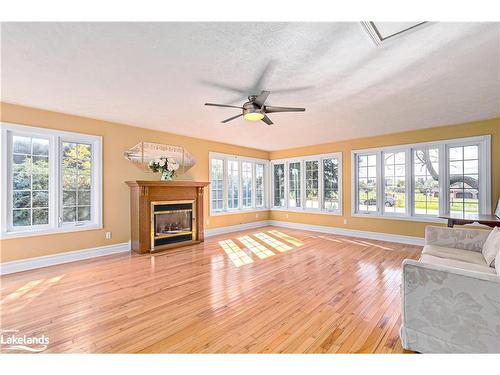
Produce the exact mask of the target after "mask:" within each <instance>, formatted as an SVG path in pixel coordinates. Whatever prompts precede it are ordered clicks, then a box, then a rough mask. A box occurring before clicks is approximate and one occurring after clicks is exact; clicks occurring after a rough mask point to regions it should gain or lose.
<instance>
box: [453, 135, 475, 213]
mask: <svg viewBox="0 0 500 375" xmlns="http://www.w3.org/2000/svg"><path fill="white" fill-rule="evenodd" d="M449 171H450V180H449V182H448V183H449V194H450V199H449V202H450V203H449V204H450V212H451V213H458V214H477V213H479V146H478V145H470V146H457V147H450V148H449Z"/></svg>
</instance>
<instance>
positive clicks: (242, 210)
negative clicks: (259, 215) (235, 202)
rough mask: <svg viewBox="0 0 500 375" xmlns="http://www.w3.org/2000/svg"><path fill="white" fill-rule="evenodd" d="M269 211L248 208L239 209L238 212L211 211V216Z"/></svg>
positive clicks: (266, 209)
mask: <svg viewBox="0 0 500 375" xmlns="http://www.w3.org/2000/svg"><path fill="white" fill-rule="evenodd" d="M262 211H269V208H265V207H264V208H248V209H238V210H228V211H211V212H210V216H224V215H235V214H248V213H252V212H262Z"/></svg>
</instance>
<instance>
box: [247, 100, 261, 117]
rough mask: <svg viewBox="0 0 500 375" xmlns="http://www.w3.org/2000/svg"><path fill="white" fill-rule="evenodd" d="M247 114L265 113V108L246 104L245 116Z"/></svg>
mask: <svg viewBox="0 0 500 375" xmlns="http://www.w3.org/2000/svg"><path fill="white" fill-rule="evenodd" d="M247 113H263V108H260V107H259V106H258V105H257V104H255V103H254V102H246V103H245V104H243V114H244V115H246V114H247Z"/></svg>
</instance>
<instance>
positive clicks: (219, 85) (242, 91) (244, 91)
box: [201, 81, 248, 96]
mask: <svg viewBox="0 0 500 375" xmlns="http://www.w3.org/2000/svg"><path fill="white" fill-rule="evenodd" d="M201 83H202V84H204V85H205V86H210V87H215V88H218V89H222V90H226V91H231V92H236V93H238V94H242V95H243V96H247V95H248V90H247V89H240V88H238V87H233V86H229V85H226V84H224V83H218V82H213V81H201Z"/></svg>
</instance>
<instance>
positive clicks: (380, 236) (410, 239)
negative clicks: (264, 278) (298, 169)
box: [269, 220, 424, 246]
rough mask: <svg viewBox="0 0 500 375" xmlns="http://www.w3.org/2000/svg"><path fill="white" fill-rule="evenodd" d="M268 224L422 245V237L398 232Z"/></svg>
mask: <svg viewBox="0 0 500 375" xmlns="http://www.w3.org/2000/svg"><path fill="white" fill-rule="evenodd" d="M269 225H274V226H277V227H284V228H292V229H302V230H310V231H312V232H321V233H329V234H338V235H341V236H349V237H359V238H367V239H370V240H379V241H389V242H397V243H403V244H408V245H418V246H423V245H424V239H423V238H421V237H412V236H403V235H399V234H389V233H381V232H369V231H364V230H355V229H345V228H339V227H327V226H322V225H311V224H300V223H293V222H289V221H277V220H269Z"/></svg>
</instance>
